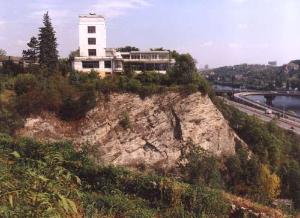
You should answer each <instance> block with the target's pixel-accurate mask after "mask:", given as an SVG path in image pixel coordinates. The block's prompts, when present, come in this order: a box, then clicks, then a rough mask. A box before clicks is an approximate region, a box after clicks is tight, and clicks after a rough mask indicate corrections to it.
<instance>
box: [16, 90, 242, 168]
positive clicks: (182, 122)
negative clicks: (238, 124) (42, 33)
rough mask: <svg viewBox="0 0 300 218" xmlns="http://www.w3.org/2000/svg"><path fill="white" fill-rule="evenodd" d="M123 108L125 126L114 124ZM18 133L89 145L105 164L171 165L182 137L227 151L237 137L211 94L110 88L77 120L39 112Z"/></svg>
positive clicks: (216, 152) (218, 152)
mask: <svg viewBox="0 0 300 218" xmlns="http://www.w3.org/2000/svg"><path fill="white" fill-rule="evenodd" d="M124 114H126V117H127V118H129V122H127V124H128V126H129V128H127V129H124V127H122V125H120V121H121V120H123V119H124V116H125V115H124ZM18 135H21V136H26V137H34V138H36V139H39V140H50V141H53V140H54V141H57V140H71V141H73V143H74V144H75V145H77V146H80V145H83V144H86V145H89V146H90V148H94V154H95V156H97V157H98V158H97V160H98V161H99V162H101V163H105V164H115V165H122V166H127V167H139V166H145V167H150V168H151V167H152V168H160V169H172V168H175V167H176V164H177V163H178V160H179V158H180V156H181V151H182V148H183V147H184V146H186V143H187V142H188V141H193V143H194V144H196V145H198V146H201V147H202V148H203V149H205V150H208V151H209V152H212V153H213V154H214V155H217V156H227V155H231V154H234V153H235V143H236V140H239V139H238V137H237V136H236V135H235V133H234V131H233V130H232V129H231V128H230V127H229V126H228V123H227V121H226V120H225V119H224V118H223V116H222V114H221V113H220V112H219V111H218V110H217V108H216V107H215V106H214V104H213V103H212V102H211V100H210V99H209V98H208V97H205V96H202V95H201V94H200V93H196V94H192V95H189V96H181V95H180V94H178V93H167V94H161V95H156V96H152V97H151V98H146V99H145V100H142V99H140V97H139V96H137V95H132V94H113V95H111V96H110V97H109V100H101V101H100V100H99V102H98V105H97V107H95V108H94V109H93V110H92V111H90V112H89V113H88V114H87V116H86V118H84V119H82V120H80V121H76V122H65V121H61V120H59V119H58V118H57V117H55V116H54V115H52V114H47V113H44V114H42V115H40V116H36V117H31V118H28V119H27V121H26V124H25V127H24V128H23V129H21V130H19V132H18Z"/></svg>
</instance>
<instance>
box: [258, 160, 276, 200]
mask: <svg viewBox="0 0 300 218" xmlns="http://www.w3.org/2000/svg"><path fill="white" fill-rule="evenodd" d="M259 179H260V184H261V189H262V192H263V193H265V195H266V197H267V198H268V199H275V198H276V197H278V195H279V194H280V178H279V177H278V176H277V175H276V174H274V173H273V174H272V173H271V172H270V170H269V168H268V166H266V165H262V166H261V169H260V176H259Z"/></svg>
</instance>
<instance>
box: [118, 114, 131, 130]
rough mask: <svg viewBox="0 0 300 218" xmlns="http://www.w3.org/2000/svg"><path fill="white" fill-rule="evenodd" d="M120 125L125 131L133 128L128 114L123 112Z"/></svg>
mask: <svg viewBox="0 0 300 218" xmlns="http://www.w3.org/2000/svg"><path fill="white" fill-rule="evenodd" d="M119 124H120V126H121V127H122V128H123V129H128V128H131V122H130V118H129V114H128V112H123V113H122V114H121V118H120V121H119Z"/></svg>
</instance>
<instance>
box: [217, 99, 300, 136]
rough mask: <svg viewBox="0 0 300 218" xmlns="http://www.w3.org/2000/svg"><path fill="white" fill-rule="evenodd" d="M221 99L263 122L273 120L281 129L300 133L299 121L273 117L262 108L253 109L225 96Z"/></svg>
mask: <svg viewBox="0 0 300 218" xmlns="http://www.w3.org/2000/svg"><path fill="white" fill-rule="evenodd" d="M222 99H223V100H224V101H225V103H226V104H228V105H231V106H233V107H235V108H237V109H238V110H240V111H242V112H244V113H246V114H248V115H250V116H255V117H257V118H258V119H260V120H262V121H264V122H270V121H272V120H274V121H275V123H276V124H277V126H279V127H281V128H283V129H286V130H290V131H293V132H294V133H296V134H298V135H300V123H299V122H296V121H294V120H291V119H287V118H280V119H278V118H275V116H274V115H272V114H266V113H265V111H263V110H259V109H255V108H253V107H250V106H246V105H244V104H240V103H237V102H234V101H230V100H228V99H225V98H222Z"/></svg>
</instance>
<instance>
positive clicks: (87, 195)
mask: <svg viewBox="0 0 300 218" xmlns="http://www.w3.org/2000/svg"><path fill="white" fill-rule="evenodd" d="M0 162H1V165H0V172H1V180H0V202H1V203H0V205H1V206H0V216H1V217H3V216H4V217H51V216H56V217H65V216H66V215H67V216H83V215H84V216H88V217H93V216H94V217H96V216H98V217H102V216H107V217H116V216H118V217H157V216H160V217H174V216H175V217H203V216H205V217H225V216H226V215H225V214H228V212H229V211H228V209H229V208H228V205H227V204H226V203H225V200H224V199H223V197H222V195H221V193H219V192H218V191H216V190H212V189H209V188H206V187H204V186H202V185H188V184H185V183H179V182H176V181H175V180H173V179H170V178H166V177H159V176H150V175H143V174H140V173H134V172H129V171H127V170H125V169H122V168H114V167H97V166H95V165H93V164H92V162H90V161H89V159H88V156H87V153H86V152H85V151H82V152H76V151H74V149H73V147H72V145H71V144H69V143H54V144H42V143H37V142H35V141H32V140H29V139H17V140H14V139H12V138H11V137H9V136H6V135H0Z"/></svg>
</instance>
